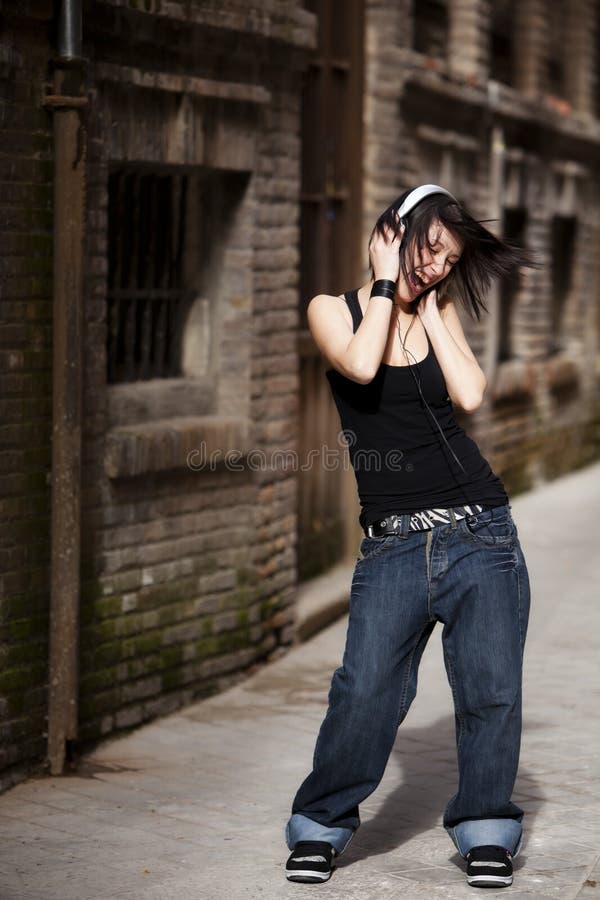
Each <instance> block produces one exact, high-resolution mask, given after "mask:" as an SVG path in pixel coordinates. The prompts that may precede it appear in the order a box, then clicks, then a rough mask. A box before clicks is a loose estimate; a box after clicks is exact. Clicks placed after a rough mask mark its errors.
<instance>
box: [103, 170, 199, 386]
mask: <svg viewBox="0 0 600 900" xmlns="http://www.w3.org/2000/svg"><path fill="white" fill-rule="evenodd" d="M108 194H109V205H108V244H109V247H108V347H107V362H108V381H109V382H112V383H115V382H130V381H143V380H147V379H150V378H169V377H173V376H177V375H180V374H181V334H182V327H183V321H184V317H185V314H186V312H187V308H188V306H189V303H190V299H191V296H190V294H191V292H190V291H186V288H185V282H184V277H183V262H184V260H183V256H184V239H185V228H186V214H187V197H188V177H187V175H185V174H174V173H172V172H156V171H154V172H148V171H144V170H139V169H138V170H136V169H131V168H121V169H117V170H114V171H113V172H112V173H111V174H110V176H109V188H108Z"/></svg>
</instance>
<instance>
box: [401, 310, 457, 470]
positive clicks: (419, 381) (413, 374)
mask: <svg viewBox="0 0 600 900" xmlns="http://www.w3.org/2000/svg"><path fill="white" fill-rule="evenodd" d="M396 321H397V322H398V317H397V316H396ZM411 328H412V322H411V323H410V325H409V326H408V328H407V329H406V334H408V332H409V331H410V329H411ZM398 337H399V338H400V343H401V344H402V349H403V350H404V352H405V353H406V354H408V353H410V355H411V356H412V358H413V359H415V357H414V355H413V354H412V353H411V351H410V350H407V349H406V347H405V346H404V341H403V340H402V335H401V334H400V322H398ZM427 341H428V342H429V335H427ZM430 352H431V351H430ZM416 364H417V361H416V359H415V365H416ZM408 368H409V369H410V371H411V372H412V376H413V379H414V381H415V383H416V385H417V390H418V391H419V394H420V396H421V400H422V401H423V403H424V404H425V406H426V407H427V409H428V410H429V414H430V415H431V417H432V418H433V421H434V422H435V424H436V425H437V428H438V430H439V432H440V434H441V436H442V438H443V439H444V442H445V444H446V446H447V447H448V450H449V451H450V453H451V454H452V456H453V457H454V459H455V460H456V462H457V463H458V465H459V466H460V467H461V469H462V470H463V472H464V473H465V475H467V471H466V469H465V467H464V466H463V464H462V463H461V461H460V460H459V458H458V456H457V455H456V453H455V452H454V450H453V449H452V447H451V446H450V444H449V443H448V440H447V438H446V435H445V434H444V432H443V429H442V427H441V426H440V423H439V422H438V420H437V417H436V416H435V415H434V413H433V412H432V410H431V408H430V406H429V403H428V402H427V400H426V399H425V397H424V396H423V391H422V390H421V380H420V378H417V375H416V373H415V371H414V365H409V366H408Z"/></svg>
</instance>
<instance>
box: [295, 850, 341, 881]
mask: <svg viewBox="0 0 600 900" xmlns="http://www.w3.org/2000/svg"><path fill="white" fill-rule="evenodd" d="M334 854H335V848H334V847H332V846H331V844H328V843H327V841H298V843H297V844H296V845H295V846H294V849H293V850H292V853H291V855H290V857H289V859H288V861H287V863H286V864H285V874H286V877H287V878H288V879H289V880H290V881H304V882H308V883H309V884H310V883H313V884H314V883H316V882H319V881H327V879H328V878H330V877H331V871H332V868H333V866H332V864H331V861H332V858H333V856H334Z"/></svg>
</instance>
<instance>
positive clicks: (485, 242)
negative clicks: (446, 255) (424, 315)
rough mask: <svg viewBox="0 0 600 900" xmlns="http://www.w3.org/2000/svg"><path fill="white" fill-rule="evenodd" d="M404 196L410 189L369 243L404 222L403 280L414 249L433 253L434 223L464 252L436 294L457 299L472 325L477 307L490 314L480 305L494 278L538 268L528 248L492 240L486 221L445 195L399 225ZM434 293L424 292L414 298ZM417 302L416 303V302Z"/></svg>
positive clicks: (435, 196)
mask: <svg viewBox="0 0 600 900" xmlns="http://www.w3.org/2000/svg"><path fill="white" fill-rule="evenodd" d="M411 190H412V188H411ZM409 193H410V191H405V192H404V193H403V194H400V196H399V197H398V198H397V199H396V200H394V202H393V203H392V204H390V206H388V208H387V209H386V210H385V211H384V212H383V213H382V214H381V215H380V216H379V218H378V219H377V222H376V223H375V227H374V228H373V231H372V232H371V237H370V239H369V244H370V242H371V240H372V238H373V236H374V234H375V232H378V233H379V234H380V235H381V236H382V237H384V236H385V231H384V227H385V226H386V225H388V226H389V227H390V228H391V229H392V231H393V232H394V234H395V235H396V237H398V236H399V235H400V228H401V225H402V223H404V224H405V226H406V230H405V232H404V237H403V240H402V244H401V246H400V267H401V270H402V274H403V275H404V277H405V279H407V280H408V274H409V273H408V266H407V260H412V259H413V258H414V251H415V250H416V251H417V257H419V256H420V252H421V251H422V249H423V248H424V247H426V246H427V247H429V249H430V250H431V251H432V252H433V246H432V245H431V242H430V240H429V231H430V228H431V225H432V223H433V222H435V221H436V220H439V221H440V222H441V224H442V225H445V226H446V228H447V229H448V230H449V231H450V232H452V234H453V235H454V236H455V237H456V238H457V240H459V241H460V243H461V244H462V247H463V250H462V254H461V256H460V259H459V261H458V262H457V263H456V264H455V265H454V266H453V267H452V269H451V270H450V272H449V273H448V275H446V277H445V278H443V279H442V280H441V281H439V282H437V283H436V285H435V290H437V291H438V292H439V294H440V295H441V293H447V294H448V295H449V296H451V297H457V298H458V299H459V300H460V302H461V303H462V305H463V307H464V308H465V309H466V310H467V312H468V313H469V314H470V315H471V316H472V317H475V318H476V319H477V321H479V320H480V319H481V309H484V310H485V312H489V310H488V308H487V307H486V305H485V303H484V302H483V297H484V295H485V294H486V293H487V291H488V289H489V287H490V284H491V282H492V279H493V278H515V277H516V276H517V275H518V270H519V267H520V266H529V267H533V268H537V267H538V264H537V263H536V262H535V261H534V260H533V258H532V256H531V254H530V253H529V251H528V250H526V249H525V248H523V247H521V246H520V245H519V244H517V243H514V242H513V241H509V240H504V239H501V238H497V237H496V236H495V235H494V234H492V232H491V231H488V229H487V228H484V226H483V224H482V222H483V221H486V222H487V221H490V220H489V219H485V220H482V221H477V220H476V219H474V218H473V216H471V215H470V214H469V213H468V212H467V210H466V209H465V208H464V206H463V205H462V204H461V203H459V202H458V201H456V200H453V199H452V198H451V197H448V195H447V194H430V195H429V196H427V197H425V198H424V199H423V200H421V202H420V203H418V204H417V205H416V206H415V207H414V208H413V209H412V210H411V211H410V212H409V213H407V215H406V216H405V217H404V218H403V219H402V222H400V221H399V219H398V216H397V215H396V211H397V210H398V209H399V208H400V206H401V204H402V203H403V201H404V200H405V198H406V197H408V195H409ZM369 268H370V270H371V277H372V278H373V277H374V272H373V266H372V264H371V263H370V265H369ZM433 289H434V288H424V289H423V291H422V293H421V294H420V295H419V297H421V296H423V295H424V294H427V293H429V291H430V290H433ZM416 303H418V300H416V301H415V304H416ZM415 314H416V305H415Z"/></svg>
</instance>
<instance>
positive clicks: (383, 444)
mask: <svg viewBox="0 0 600 900" xmlns="http://www.w3.org/2000/svg"><path fill="white" fill-rule="evenodd" d="M344 297H345V300H346V303H347V304H348V306H349V308H350V311H351V313H352V321H353V326H354V328H353V330H354V331H356V329H357V328H358V326H359V325H360V322H361V320H362V310H361V308H360V303H359V300H358V290H354V291H349V292H347V293H346V294H344ZM427 345H428V348H429V349H428V353H427V356H426V357H425V359H423V360H421V361H418V362H416V363H414V364H412V365H410V366H392V365H388V364H387V363H384V362H382V363H381V364H380V366H379V369H378V370H377V374H376V375H375V377H374V378H373V380H372V381H370V382H369V383H368V384H359V383H358V382H356V381H352V379H350V378H346V376H345V375H342V373H341V372H338V371H337V369H328V370H327V371H326V373H325V374H326V377H327V379H328V381H329V385H330V387H331V391H332V394H333V398H334V400H335V403H336V406H337V409H338V412H339V415H340V421H341V425H342V431H343V433H344V439H345V441H346V443H347V445H348V453H349V457H350V462H351V463H352V467H353V469H354V473H355V476H356V482H357V486H358V496H359V500H360V505H361V513H360V516H359V521H360V524H361V526H362V527H363V528H366V527H367V525H370V524H371V523H372V522H375V521H377V519H380V518H385V516H387V515H388V514H390V513H414V512H419V511H421V510H423V509H429V508H432V507H443V508H446V507H449V506H460V505H462V504H467V503H468V504H472V503H482V504H485V505H487V506H501V505H503V504H505V503H508V502H509V500H508V495H507V493H506V491H505V489H504V485H503V483H502V481H501V480H500V478H499V477H498V476H497V475H495V474H494V472H493V471H492V469H491V468H490V465H489V463H488V461H487V460H486V459H485V458H484V457H483V456H482V455H481V452H480V451H479V448H478V446H477V444H476V443H475V441H473V440H472V439H471V438H470V437H469V436H468V435H467V434H466V432H465V431H464V429H463V428H461V426H460V425H459V424H458V422H457V421H456V418H455V416H454V408H453V406H452V401H451V400H450V398H449V396H448V389H447V386H446V381H445V379H444V375H443V372H442V370H441V368H440V365H439V363H438V361H437V358H436V356H435V352H434V350H433V347H432V345H431V341H430V340H429V335H427ZM411 370H412V371H411ZM413 375H414V376H416V378H417V379H419V380H420V384H421V390H422V392H423V396H424V397H425V399H426V401H427V403H428V404H429V407H430V410H431V412H430V411H429V410H428V409H427V407H426V406H425V404H424V403H423V401H422V399H421V397H420V395H419V391H418V388H417V384H416V381H415V377H413ZM432 414H433V415H434V416H435V418H436V419H437V421H438V422H439V425H440V428H441V429H442V430H443V432H444V435H445V437H446V440H447V441H448V444H449V445H450V447H451V448H452V450H453V451H454V453H455V454H456V456H457V457H458V459H459V460H460V461H461V463H462V465H463V466H464V468H465V470H466V473H467V474H466V475H465V473H464V472H463V471H462V469H461V468H460V466H459V465H458V463H457V462H456V460H455V459H454V457H453V455H452V453H451V452H450V450H449V449H448V447H447V446H446V444H445V442H444V439H443V438H442V435H441V434H440V431H439V429H438V428H437V427H436V424H435V422H434V421H433V420H432Z"/></svg>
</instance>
